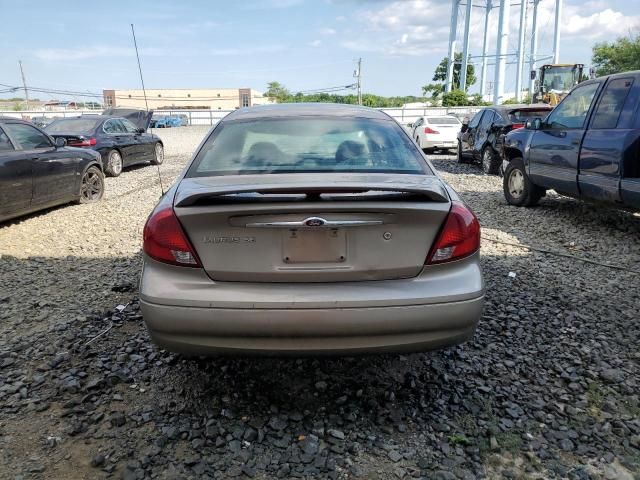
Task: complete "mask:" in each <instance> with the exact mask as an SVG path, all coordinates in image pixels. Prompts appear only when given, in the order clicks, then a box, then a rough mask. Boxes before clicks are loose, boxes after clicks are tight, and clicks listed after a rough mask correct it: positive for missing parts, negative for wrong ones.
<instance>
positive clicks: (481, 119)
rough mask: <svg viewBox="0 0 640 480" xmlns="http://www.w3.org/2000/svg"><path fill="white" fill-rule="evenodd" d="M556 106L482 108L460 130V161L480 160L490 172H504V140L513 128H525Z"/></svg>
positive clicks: (483, 166)
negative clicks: (525, 125) (528, 123)
mask: <svg viewBox="0 0 640 480" xmlns="http://www.w3.org/2000/svg"><path fill="white" fill-rule="evenodd" d="M552 109H553V107H551V106H550V105H546V104H536V105H500V106H497V107H489V108H484V109H482V110H480V111H479V112H478V113H476V114H475V116H474V117H473V118H472V119H471V120H470V121H468V122H462V129H461V130H460V133H458V161H459V162H460V163H466V162H469V161H471V162H478V161H479V162H480V163H481V165H482V170H483V171H484V172H485V173H489V174H498V173H500V169H501V164H502V158H501V157H500V152H501V151H502V141H503V139H504V136H505V135H506V134H507V133H509V132H510V131H511V130H515V129H516V128H522V127H524V123H525V122H526V121H527V120H528V119H530V118H535V117H546V116H547V114H548V113H549V112H550V111H551V110H552Z"/></svg>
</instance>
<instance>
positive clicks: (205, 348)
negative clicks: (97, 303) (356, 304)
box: [141, 297, 484, 355]
mask: <svg viewBox="0 0 640 480" xmlns="http://www.w3.org/2000/svg"><path fill="white" fill-rule="evenodd" d="M483 303H484V297H479V298H476V299H474V300H467V301H463V302H453V303H441V304H435V305H411V306H402V307H375V308H344V309H322V310H320V309H296V310H291V309H286V310H265V309H225V308H193V307H180V306H166V305H158V304H153V303H148V302H144V301H143V302H141V308H142V312H143V314H144V318H145V322H146V325H147V328H148V330H149V334H150V336H151V338H152V340H153V341H154V342H155V343H156V344H157V345H159V346H160V347H163V348H166V349H167V350H171V351H178V352H182V353H186V354H191V355H200V354H211V353H249V354H257V353H273V354H286V353H292V354H303V353H304V354H322V353H327V354H355V353H374V352H392V351H424V350H433V349H437V348H442V347H445V346H449V345H454V344H457V343H461V342H464V341H466V340H468V339H470V338H471V337H472V336H473V333H474V331H475V328H476V325H477V322H478V319H479V318H480V315H481V313H482V306H483Z"/></svg>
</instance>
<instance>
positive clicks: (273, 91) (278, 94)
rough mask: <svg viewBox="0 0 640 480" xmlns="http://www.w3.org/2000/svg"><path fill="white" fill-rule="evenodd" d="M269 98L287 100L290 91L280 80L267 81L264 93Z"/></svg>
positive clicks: (278, 100)
mask: <svg viewBox="0 0 640 480" xmlns="http://www.w3.org/2000/svg"><path fill="white" fill-rule="evenodd" d="M264 95H265V96H266V97H269V99H270V100H274V101H277V102H280V103H284V102H287V101H289V99H290V98H291V92H289V90H287V89H286V88H285V86H284V85H281V84H280V82H269V83H267V91H266V92H265V93H264Z"/></svg>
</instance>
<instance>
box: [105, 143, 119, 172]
mask: <svg viewBox="0 0 640 480" xmlns="http://www.w3.org/2000/svg"><path fill="white" fill-rule="evenodd" d="M122 166H123V163H122V154H121V153H120V151H119V150H116V149H115V148H114V149H112V150H109V151H108V152H107V161H106V162H105V165H104V172H105V173H106V174H107V175H108V176H109V177H118V176H119V175H120V174H121V173H122Z"/></svg>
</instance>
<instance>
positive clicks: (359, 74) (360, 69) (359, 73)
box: [353, 58, 362, 105]
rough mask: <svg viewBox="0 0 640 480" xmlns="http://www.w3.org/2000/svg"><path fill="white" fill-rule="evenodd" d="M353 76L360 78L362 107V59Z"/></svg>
mask: <svg viewBox="0 0 640 480" xmlns="http://www.w3.org/2000/svg"><path fill="white" fill-rule="evenodd" d="M353 76H354V77H357V78H358V83H357V85H358V105H362V58H359V59H358V69H357V70H356V71H355V72H354V75H353Z"/></svg>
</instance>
